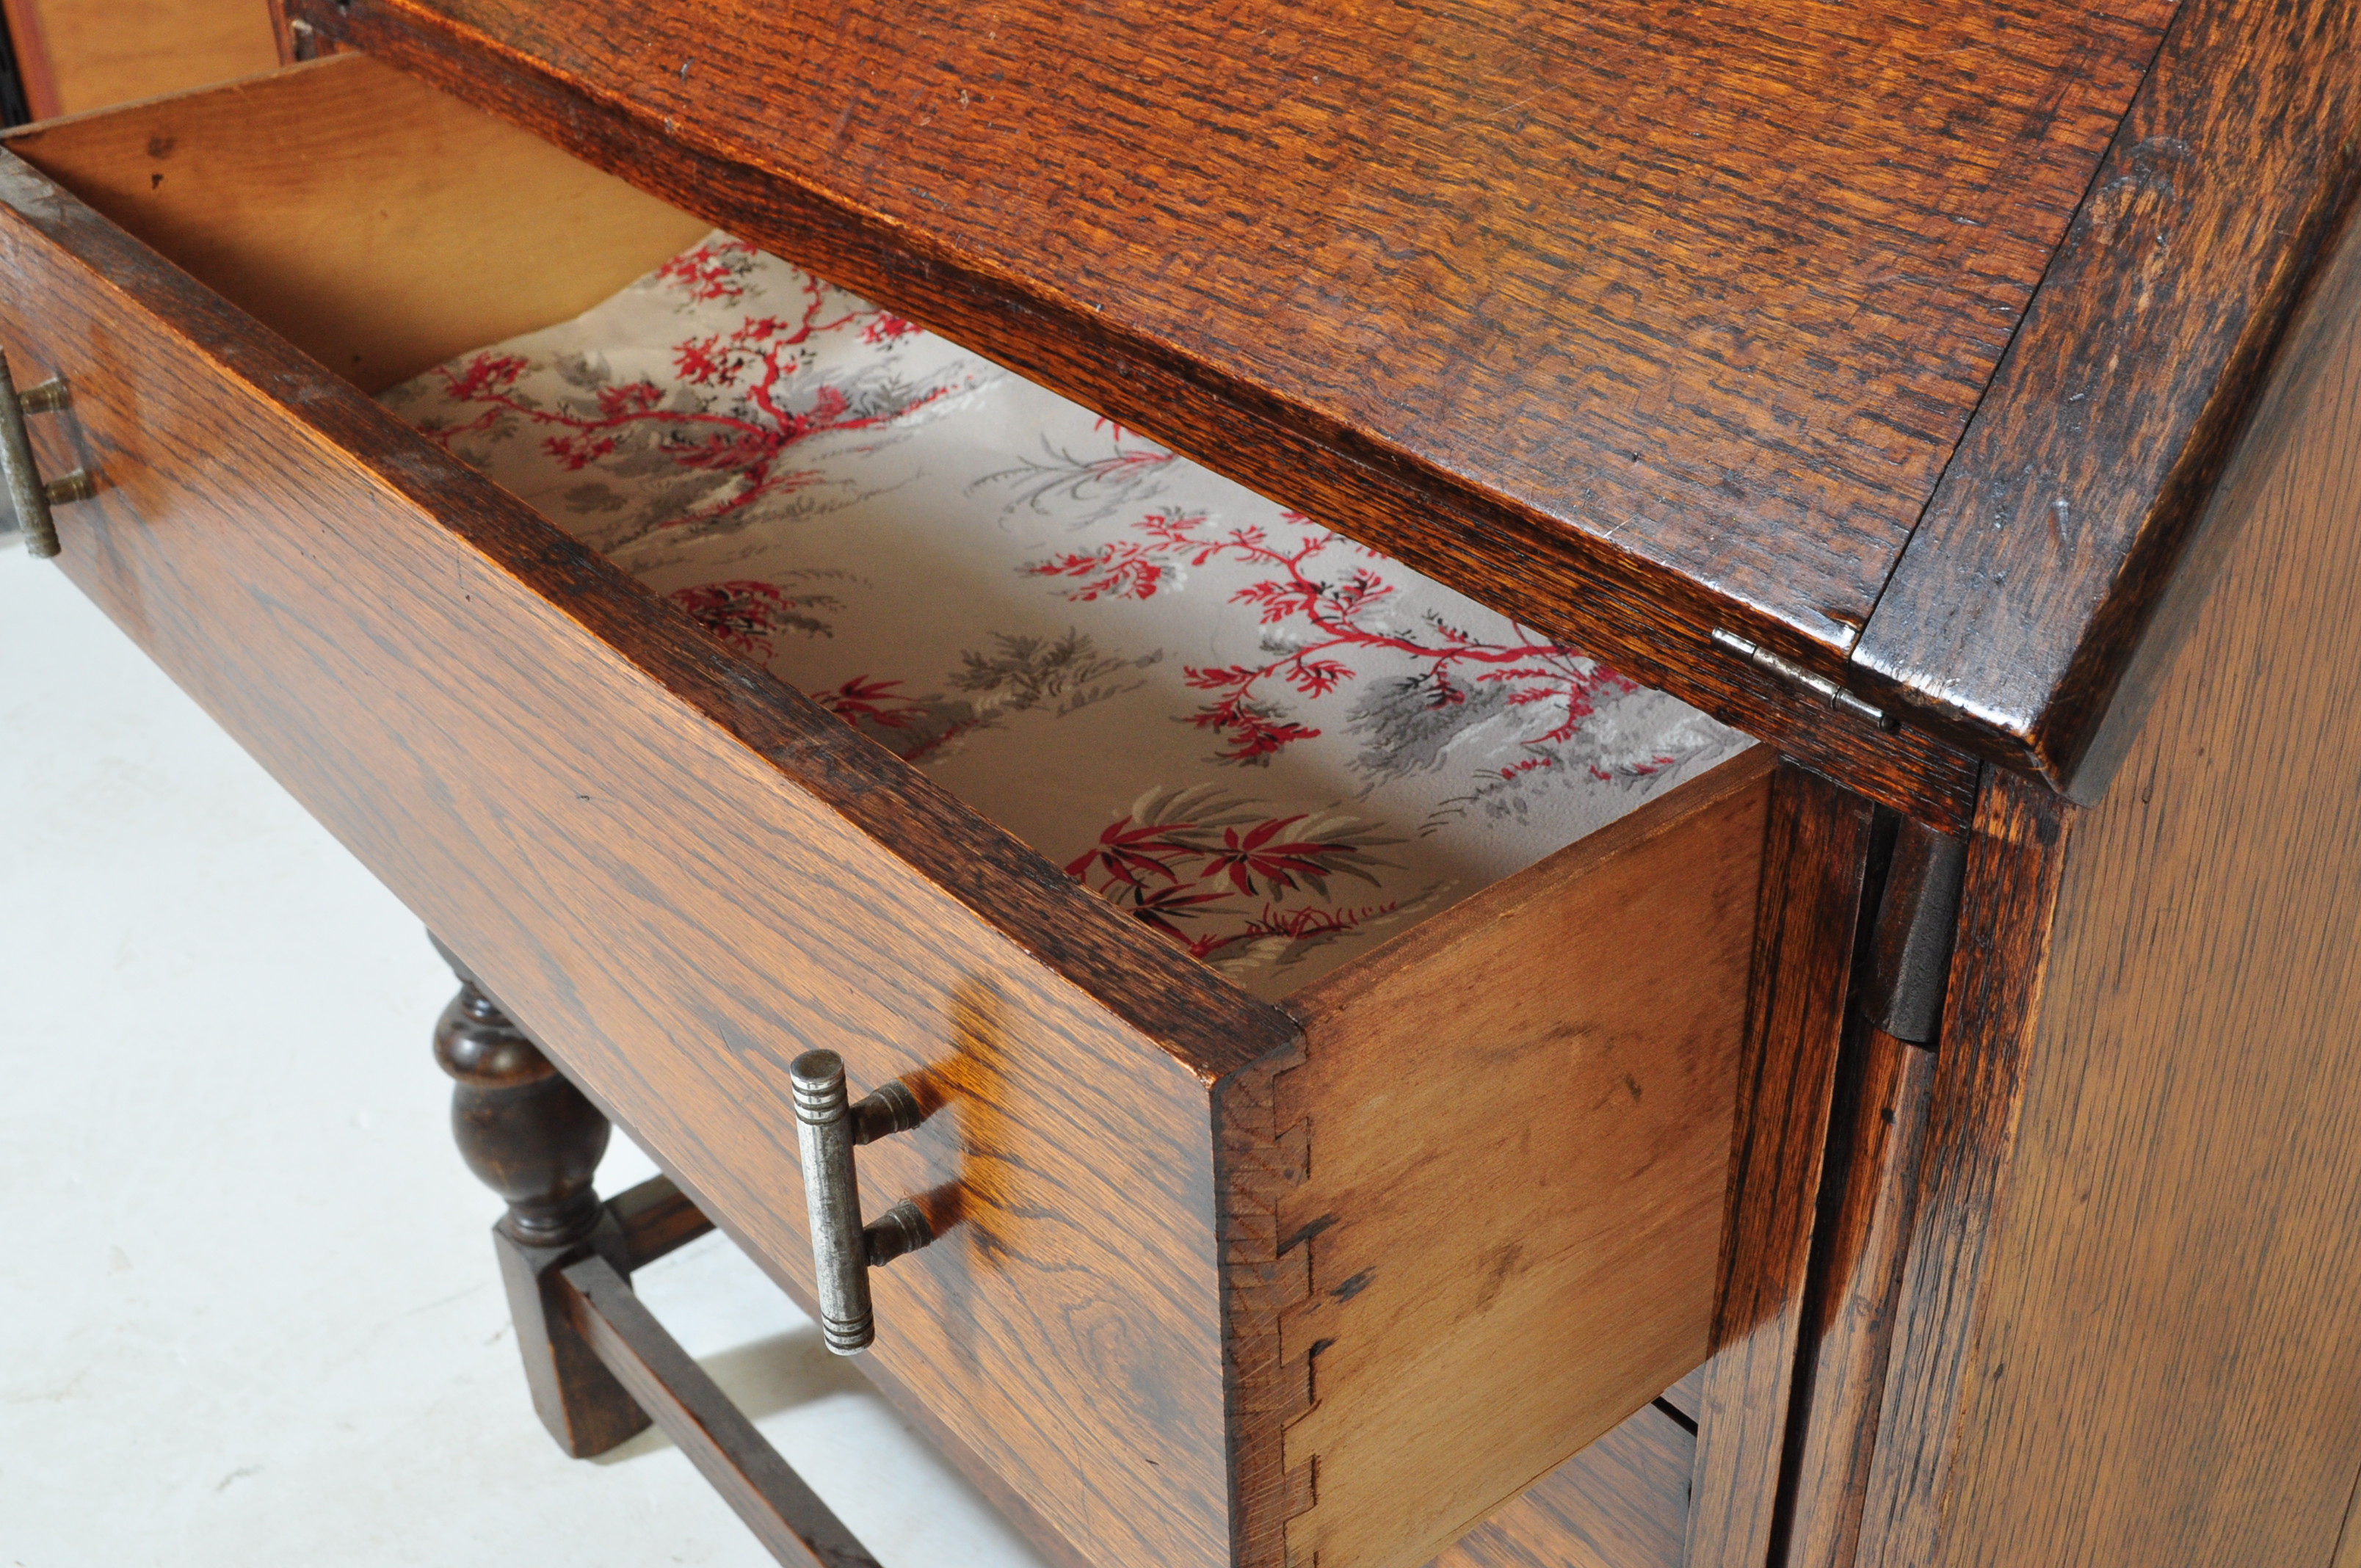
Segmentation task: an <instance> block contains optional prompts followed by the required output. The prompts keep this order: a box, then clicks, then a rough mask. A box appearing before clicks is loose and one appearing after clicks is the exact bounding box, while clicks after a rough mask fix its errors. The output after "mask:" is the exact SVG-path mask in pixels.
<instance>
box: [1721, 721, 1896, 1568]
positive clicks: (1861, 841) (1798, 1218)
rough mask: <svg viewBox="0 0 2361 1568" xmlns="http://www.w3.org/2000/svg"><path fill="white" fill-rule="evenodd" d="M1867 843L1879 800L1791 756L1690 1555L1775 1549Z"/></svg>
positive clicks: (1767, 868)
mask: <svg viewBox="0 0 2361 1568" xmlns="http://www.w3.org/2000/svg"><path fill="white" fill-rule="evenodd" d="M1869 849H1870V808H1869V806H1868V803H1866V802H1865V801H1862V800H1861V798H1860V797H1859V796H1857V795H1849V794H1847V793H1846V792H1845V791H1843V790H1841V789H1839V788H1838V787H1837V786H1836V785H1834V784H1829V783H1828V782H1827V781H1826V780H1823V779H1820V778H1818V777H1817V776H1815V775H1813V774H1811V773H1806V772H1805V771H1804V770H1802V769H1800V768H1796V767H1794V766H1792V765H1790V766H1783V767H1782V768H1781V769H1780V770H1779V772H1778V773H1777V775H1776V777H1775V780H1774V782H1773V789H1772V795H1771V813H1770V825H1769V832H1768V835H1767V841H1766V842H1765V844H1764V846H1763V878H1762V886H1761V892H1760V894H1759V898H1760V905H1761V907H1760V910H1759V913H1758V914H1757V916H1756V917H1755V923H1754V943H1755V951H1754V959H1753V964H1752V974H1753V981H1752V985H1751V987H1750V988H1749V993H1748V997H1747V1003H1746V1014H1747V1016H1746V1036H1745V1049H1744V1052H1743V1054H1742V1055H1741V1058H1740V1062H1739V1078H1738V1111H1737V1123H1736V1135H1735V1136H1734V1138H1733V1141H1732V1145H1731V1148H1730V1182H1729V1190H1728V1216H1729V1217H1728V1220H1727V1223H1725V1224H1724V1226H1723V1228H1722V1237H1721V1249H1720V1255H1719V1267H1720V1274H1719V1287H1718V1289H1717V1292H1716V1306H1715V1310H1714V1318H1713V1324H1712V1335H1711V1338H1710V1340H1709V1341H1708V1346H1709V1348H1710V1349H1711V1351H1712V1353H1713V1354H1712V1358H1711V1359H1710V1360H1709V1361H1708V1362H1707V1363H1706V1366H1705V1387H1704V1400H1703V1409H1700V1410H1699V1412H1698V1415H1697V1474H1696V1484H1695V1485H1696V1490H1695V1495H1694V1497H1692V1499H1691V1506H1690V1509H1689V1525H1688V1553H1687V1562H1688V1564H1689V1568H1756V1565H1757V1564H1760V1563H1763V1561H1764V1559H1765V1557H1766V1555H1767V1554H1768V1552H1769V1551H1770V1549H1771V1536H1772V1530H1773V1521H1774V1508H1775V1506H1776V1501H1777V1498H1778V1495H1779V1478H1780V1472H1781V1468H1782V1465H1783V1464H1784V1458H1785V1444H1786V1439H1787V1428H1788V1413H1789V1398H1790V1395H1791V1392H1792V1390H1793V1387H1794V1378H1795V1357H1796V1351H1797V1348H1798V1346H1799V1344H1800V1343H1801V1340H1802V1333H1803V1325H1804V1316H1805V1308H1806V1283H1807V1279H1808V1269H1809V1264H1810V1258H1811V1249H1812V1236H1813V1231H1814V1225H1815V1222H1816V1220H1817V1206H1818V1194H1819V1190H1820V1171H1821V1167H1822V1164H1823V1161H1824V1159H1825V1157H1826V1155H1827V1150H1828V1111H1829V1105H1830V1102H1831V1097H1832V1095H1833V1093H1834V1090H1835V1082H1836V1068H1837V1056H1838V1048H1839V1045H1840V1043H1841V1041H1842V1037H1843V1033H1844V1025H1845V1015H1846V999H1847V994H1848V990H1849V986H1850V976H1851V973H1852V970H1853V968H1854V961H1855V956H1856V949H1857V948H1858V947H1859V945H1860V927H1861V885H1862V881H1863V877H1864V875H1865V873H1866V872H1867V868H1868V857H1869Z"/></svg>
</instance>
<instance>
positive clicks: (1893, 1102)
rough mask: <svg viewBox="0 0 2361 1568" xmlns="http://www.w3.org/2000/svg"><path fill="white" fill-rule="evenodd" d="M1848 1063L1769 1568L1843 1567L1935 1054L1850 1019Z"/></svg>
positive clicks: (1881, 1376) (1873, 1428) (1869, 1442)
mask: <svg viewBox="0 0 2361 1568" xmlns="http://www.w3.org/2000/svg"><path fill="white" fill-rule="evenodd" d="M1846 1055H1847V1060H1846V1062H1845V1063H1844V1064H1843V1065H1842V1067H1840V1069H1839V1085H1838V1097H1837V1104H1836V1107H1835V1111H1834V1113H1833V1114H1832V1117H1831V1121H1832V1122H1833V1124H1834V1126H1835V1134H1834V1135H1833V1136H1832V1137H1831V1139H1830V1141H1829V1159H1830V1174H1829V1176H1828V1179H1825V1180H1824V1181H1823V1182H1822V1184H1821V1207H1822V1217H1821V1221H1820V1223H1819V1226H1818V1228H1817V1231H1816V1232H1815V1234H1814V1236H1813V1257H1812V1281H1811V1294H1810V1297H1809V1299H1808V1302H1807V1315H1806V1319H1805V1323H1804V1333H1803V1343H1802V1349H1801V1351H1800V1353H1799V1354H1798V1356H1797V1360H1796V1372H1795V1396H1794V1405H1795V1415H1794V1416H1793V1417H1792V1418H1791V1422H1790V1426H1789V1431H1788V1438H1787V1443H1788V1453H1787V1455H1786V1463H1785V1466H1784V1471H1785V1474H1784V1476H1783V1478H1782V1483H1781V1485H1782V1489H1783V1493H1784V1496H1783V1498H1782V1501H1781V1505H1780V1507H1781V1510H1782V1513H1783V1514H1784V1519H1783V1520H1782V1521H1781V1523H1780V1524H1779V1526H1778V1528H1777V1532H1776V1533H1775V1534H1774V1536H1773V1543H1772V1556H1771V1561H1772V1563H1774V1564H1778V1565H1780V1568H1851V1564H1852V1561H1853V1553H1854V1549H1855V1547H1856V1545H1857V1544H1858V1542H1859V1538H1860V1530H1861V1498H1862V1497H1863V1495H1864V1494H1865V1492H1866V1490H1867V1487H1868V1483H1869V1467H1870V1462H1871V1458H1872V1454H1873V1453H1875V1450H1876V1442H1877V1415H1878V1410H1879V1409H1880V1407H1881V1404H1882V1402H1883V1397H1884V1392H1885V1367H1886V1361H1887V1357H1888V1354H1889V1353H1890V1351H1891V1350H1892V1348H1893V1342H1894V1306H1895V1303H1896V1302H1897V1301H1898V1300H1899V1299H1900V1297H1901V1292H1902V1265H1903V1258H1904V1255H1905V1245H1906V1244H1907V1242H1908V1239H1909V1236H1910V1220H1911V1212H1912V1209H1913V1207H1914V1205H1915V1204H1916V1201H1917V1197H1918V1161H1919V1157H1920V1154H1921V1153H1922V1151H1923V1150H1924V1148H1925V1146H1926V1135H1927V1106H1928V1104H1929V1103H1930V1102H1931V1100H1932V1095H1933V1087H1934V1081H1935V1055H1934V1053H1933V1052H1932V1051H1929V1050H1925V1049H1921V1048H1920V1047H1916V1046H1912V1045H1908V1044H1905V1042H1903V1041H1901V1040H1898V1039H1895V1038H1894V1036H1891V1035H1888V1034H1885V1033H1884V1032H1883V1031H1882V1030H1879V1029H1876V1028H1873V1027H1867V1026H1862V1025H1859V1024H1858V1021H1857V1022H1856V1027H1855V1029H1854V1031H1853V1037H1852V1038H1851V1039H1849V1040H1848V1041H1847V1042H1846Z"/></svg>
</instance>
